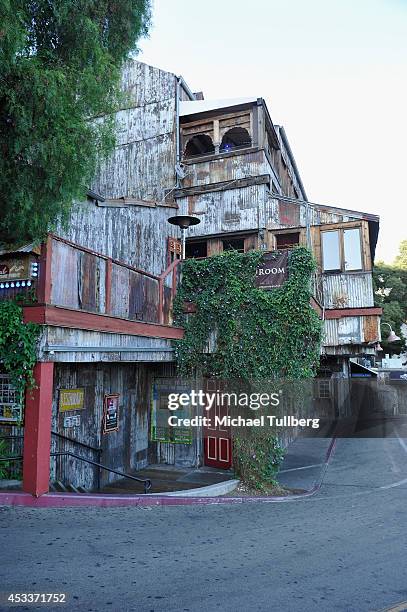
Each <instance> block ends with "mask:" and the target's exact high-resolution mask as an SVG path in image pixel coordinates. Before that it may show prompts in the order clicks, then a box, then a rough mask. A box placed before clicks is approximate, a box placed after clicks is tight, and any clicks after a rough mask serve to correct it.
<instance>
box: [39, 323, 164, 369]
mask: <svg viewBox="0 0 407 612" xmlns="http://www.w3.org/2000/svg"><path fill="white" fill-rule="evenodd" d="M172 348H173V347H172V344H171V341H170V340H165V339H162V338H147V337H143V336H129V335H126V334H113V333H105V332H97V331H88V330H81V329H70V328H67V327H53V326H46V327H44V329H43V334H42V337H41V341H40V350H39V359H40V360H43V361H54V362H79V361H80V362H91V363H94V362H96V361H129V362H130V361H144V362H151V361H157V362H172V361H173V360H174V353H173V350H172ZM50 351H52V353H50Z"/></svg>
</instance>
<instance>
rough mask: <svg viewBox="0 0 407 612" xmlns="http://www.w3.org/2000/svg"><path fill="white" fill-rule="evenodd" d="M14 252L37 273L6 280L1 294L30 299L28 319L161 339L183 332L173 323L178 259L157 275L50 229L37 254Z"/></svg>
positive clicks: (177, 335)
mask: <svg viewBox="0 0 407 612" xmlns="http://www.w3.org/2000/svg"><path fill="white" fill-rule="evenodd" d="M13 256H14V257H15V258H16V257H17V255H16V254H14V255H13ZM18 256H19V257H20V259H21V261H24V260H25V259H27V258H29V261H30V262H31V263H29V264H28V263H27V262H26V263H25V266H26V267H27V266H29V265H32V261H34V263H35V262H37V263H38V277H35V278H28V277H27V279H25V280H24V281H23V280H21V279H19V280H18V281H17V280H13V281H11V280H10V279H9V280H8V281H7V285H8V286H7V287H4V289H3V290H2V291H1V293H0V299H12V298H14V297H15V296H16V295H17V294H18V295H19V296H22V297H24V298H25V299H26V301H28V298H30V300H29V301H30V302H31V303H30V304H29V305H28V304H27V305H26V306H25V319H26V320H27V321H35V322H37V323H42V324H48V325H57V326H61V327H73V328H79V329H94V330H99V331H111V332H116V333H128V334H134V335H147V336H155V337H162V338H179V337H182V334H183V330H182V329H180V328H175V327H173V326H172V308H173V301H174V297H175V293H176V288H177V284H178V282H179V275H180V266H179V261H175V262H173V263H172V264H171V265H170V266H169V267H168V268H167V269H166V270H165V271H164V272H163V273H162V274H161V275H160V276H156V275H154V274H150V273H149V272H146V271H144V270H138V269H137V268H134V267H132V266H130V265H128V264H126V263H125V262H122V261H117V260H115V259H112V258H110V257H107V256H106V255H103V254H101V253H97V252H95V251H92V250H90V249H87V248H85V247H82V246H80V245H78V244H75V243H72V242H70V241H68V240H65V239H63V238H60V237H59V236H55V235H52V234H51V235H49V236H48V239H47V241H46V243H44V244H43V245H42V247H41V251H40V253H39V256H38V255H37V254H36V253H35V252H33V251H31V252H30V253H29V254H28V253H27V254H25V253H24V255H23V254H21V253H19V254H18ZM17 260H18V257H17ZM27 269H28V268H27ZM26 276H27V275H26ZM23 282H24V285H22V283H23ZM3 284H5V283H3Z"/></svg>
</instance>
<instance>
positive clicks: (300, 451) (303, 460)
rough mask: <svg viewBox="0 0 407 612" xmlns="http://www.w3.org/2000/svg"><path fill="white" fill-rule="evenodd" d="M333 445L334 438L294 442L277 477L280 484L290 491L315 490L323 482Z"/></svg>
mask: <svg viewBox="0 0 407 612" xmlns="http://www.w3.org/2000/svg"><path fill="white" fill-rule="evenodd" d="M331 445H332V437H327V438H314V437H304V438H297V439H296V440H294V441H293V442H292V443H291V444H290V445H289V446H288V447H287V449H286V454H285V457H284V461H283V463H282V465H281V469H280V472H279V474H278V476H277V479H278V481H279V483H280V484H281V485H282V486H283V487H286V488H288V489H301V490H303V491H310V490H311V489H313V488H314V487H315V486H317V485H318V484H319V483H320V482H321V478H322V476H323V473H324V471H325V469H326V460H327V454H328V452H329V450H330V447H331Z"/></svg>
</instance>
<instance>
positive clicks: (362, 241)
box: [0, 61, 380, 495]
mask: <svg viewBox="0 0 407 612" xmlns="http://www.w3.org/2000/svg"><path fill="white" fill-rule="evenodd" d="M123 89H124V91H125V93H126V94H127V95H126V103H125V105H124V106H123V108H121V109H120V110H118V112H117V125H118V141H117V146H116V148H115V151H114V154H113V155H112V157H111V158H110V159H109V160H108V161H107V162H105V164H104V165H103V167H102V168H101V169H100V171H99V173H98V175H97V176H96V177H95V180H94V182H93V184H92V185H91V186H90V189H89V193H88V199H87V200H86V201H85V202H80V203H76V204H75V206H74V208H73V210H72V214H71V217H70V221H69V224H68V225H67V227H64V228H62V227H61V228H59V230H58V231H57V232H55V234H53V235H50V236H49V237H48V240H47V241H46V243H45V244H43V245H42V247H41V251H40V252H37V251H36V250H31V249H30V247H26V248H25V249H24V252H22V251H21V250H20V251H18V252H13V253H11V252H10V251H4V252H2V254H1V259H2V263H3V264H4V266H5V268H4V270H5V269H6V268H7V262H8V261H10V259H13V260H15V259H17V260H22V259H26V260H29V261H34V263H37V264H38V271H37V272H38V273H37V274H36V275H35V276H31V275H30V272H29V271H28V267H27V266H25V268H24V269H23V270H22V271H20V272H19V273H18V275H14V276H12V275H11V276H10V274H7V278H6V276H4V278H3V279H2V280H0V292H1V293H0V298H1V297H3V298H7V297H11V296H12V295H13V294H14V293H15V292H21V291H26V290H28V287H29V288H30V290H32V288H34V289H35V291H36V296H37V302H36V303H35V304H33V305H32V306H29V307H26V308H25V318H26V320H30V321H36V322H38V323H41V324H42V325H43V332H42V336H41V342H40V347H39V355H38V363H37V366H36V370H35V375H36V378H37V381H38V383H39V386H38V389H36V390H35V391H34V392H33V393H32V394H31V395H30V396H29V397H27V402H26V410H25V442H24V444H25V448H24V488H25V490H26V491H28V492H30V493H32V494H34V495H40V494H42V493H44V492H46V491H47V490H48V483H49V479H50V477H51V480H52V481H53V480H61V481H65V482H70V483H71V484H73V485H75V486H83V487H85V488H88V489H91V488H94V487H95V486H96V485H97V484H98V481H99V480H100V483H101V484H104V483H107V482H110V481H111V480H113V479H116V478H120V474H115V473H112V472H109V471H106V470H104V471H103V470H102V471H100V470H99V468H97V467H95V466H92V465H91V464H89V463H86V462H85V461H83V460H80V459H78V458H76V457H74V456H73V455H75V454H76V455H77V454H78V453H79V451H80V453H79V454H81V455H82V456H85V455H86V456H87V457H88V458H91V459H92V460H93V461H95V462H97V463H103V464H104V465H106V466H108V467H109V468H112V469H115V470H116V471H119V472H131V471H133V470H135V469H140V468H142V467H144V466H146V465H148V464H149V463H160V462H164V463H170V464H178V465H184V466H196V465H199V464H200V463H202V461H204V460H205V459H207V458H205V456H204V450H203V449H204V447H203V445H202V440H201V439H199V437H194V438H193V439H191V440H182V439H178V440H172V441H171V440H167V439H166V438H165V436H164V437H163V436H161V435H160V432H159V421H160V419H159V411H160V397H161V396H160V393H161V391H160V389H161V390H162V389H165V388H166V382H165V381H166V380H167V379H168V378H171V377H174V375H175V369H174V356H173V346H172V340H174V339H177V338H181V337H182V334H183V330H182V329H180V328H177V327H174V326H173V324H172V301H173V298H174V295H175V292H176V287H177V283H178V280H179V268H180V266H179V265H178V258H179V254H180V249H179V241H178V238H179V236H177V235H176V232H177V230H176V229H174V227H173V226H171V225H170V224H169V223H168V218H169V217H171V216H174V215H175V214H189V215H194V216H197V217H199V218H200V220H201V223H200V224H199V225H197V226H196V227H194V228H191V229H190V230H189V233H188V241H187V256H190V257H206V256H209V255H212V254H214V253H219V252H222V251H223V250H225V249H231V248H234V249H237V250H240V251H247V250H249V249H253V248H261V249H264V250H265V251H270V250H276V249H279V250H280V249H287V248H292V247H293V245H295V244H308V245H309V246H310V247H311V248H312V249H313V251H314V253H315V255H316V258H317V261H318V266H319V271H318V274H317V276H316V278H315V303H316V307H317V308H318V309H319V311H320V313H321V317H322V318H323V319H324V322H325V323H324V324H325V339H324V345H323V348H322V352H323V355H324V360H323V363H324V368H325V370H326V371H330V372H333V371H334V370H337V371H340V373H342V375H345V374H346V373H347V363H348V360H349V357H350V356H356V355H365V354H373V353H374V351H375V343H376V342H378V341H379V339H380V327H379V316H380V312H379V311H378V309H375V308H374V305H373V290H372V275H371V269H372V263H373V258H374V250H375V245H376V240H377V231H378V218H377V217H375V216H373V215H368V214H364V213H358V212H354V211H347V210H342V209H337V208H333V207H329V206H319V205H314V204H311V203H310V202H308V201H307V196H306V193H305V190H304V187H303V184H302V182H301V178H300V175H299V172H298V169H297V166H296V162H295V159H294V156H293V154H292V151H291V149H290V146H289V143H288V140H287V136H286V133H285V131H284V129H283V128H282V127H279V126H275V125H273V122H272V120H271V117H270V115H269V112H268V109H267V106H266V104H265V102H264V100H263V99H262V98H242V99H238V100H226V101H210V100H209V101H206V100H203V99H202V95H201V94H194V93H193V92H191V91H190V89H189V88H188V86H187V85H186V84H185V82H184V81H183V79H182V78H180V77H177V76H175V75H174V74H171V73H168V72H165V71H162V70H159V69H157V68H153V67H151V66H147V65H145V64H142V63H140V62H135V61H132V62H129V63H128V64H127V65H126V67H125V69H124V71H123ZM34 267H35V266H34ZM7 269H8V268H7ZM17 283H18V284H17ZM23 283H24V284H23ZM28 283H29V285H28ZM167 386H168V385H167ZM0 403H1V402H0ZM51 432H52V434H51ZM68 438H69V439H70V440H69V439H68ZM50 445H51V451H52V453H54V455H53V456H52V458H51V468H49V465H50V461H49V452H50ZM58 453H62V454H58ZM67 453H68V454H67ZM69 453H70V454H69ZM209 463H210V461H209ZM228 465H229V463H228ZM50 469H51V476H50Z"/></svg>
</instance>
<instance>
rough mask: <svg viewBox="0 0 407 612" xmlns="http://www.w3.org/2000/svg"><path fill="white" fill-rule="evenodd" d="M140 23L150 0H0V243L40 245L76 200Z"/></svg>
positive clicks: (104, 135) (106, 129)
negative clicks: (38, 243)
mask: <svg viewBox="0 0 407 612" xmlns="http://www.w3.org/2000/svg"><path fill="white" fill-rule="evenodd" d="M149 23H150V0H0V194H1V195H0V207H1V211H2V214H1V217H0V241H2V242H8V243H16V242H22V241H28V240H39V239H41V238H42V236H43V235H44V234H45V233H46V231H47V230H48V229H52V227H53V226H55V223H56V222H57V221H59V220H61V219H62V220H63V219H66V218H67V213H68V212H69V209H70V206H71V203H72V200H73V199H80V198H83V196H84V194H85V193H86V188H87V187H88V186H89V181H90V180H91V178H92V175H93V174H94V172H95V169H96V167H97V163H98V161H99V159H100V158H101V157H103V156H105V155H107V154H108V153H109V152H110V151H111V150H112V148H113V146H114V135H113V134H114V129H113V119H112V116H113V115H112V114H111V113H112V111H113V110H114V109H115V108H117V102H118V99H119V97H120V68H121V65H122V63H123V61H124V60H125V59H126V58H127V57H128V56H129V54H130V53H131V52H133V53H134V52H135V51H137V46H136V45H137V40H138V39H139V38H140V37H141V36H143V35H146V34H147V31H148V27H149ZM102 115H107V117H110V119H104V120H103V121H101V120H100V119H99V120H98V119H97V118H98V117H101V116H102Z"/></svg>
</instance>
